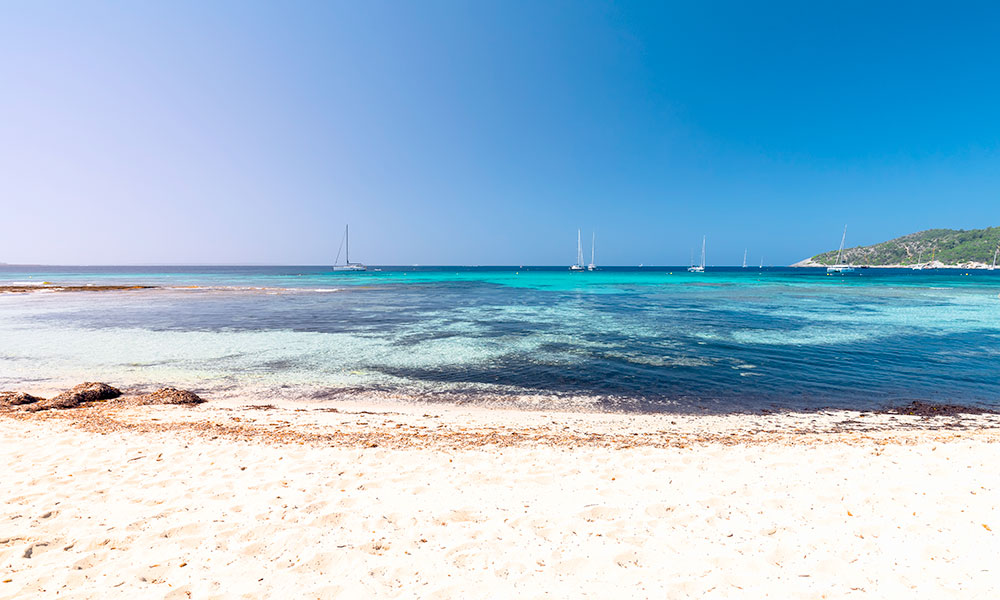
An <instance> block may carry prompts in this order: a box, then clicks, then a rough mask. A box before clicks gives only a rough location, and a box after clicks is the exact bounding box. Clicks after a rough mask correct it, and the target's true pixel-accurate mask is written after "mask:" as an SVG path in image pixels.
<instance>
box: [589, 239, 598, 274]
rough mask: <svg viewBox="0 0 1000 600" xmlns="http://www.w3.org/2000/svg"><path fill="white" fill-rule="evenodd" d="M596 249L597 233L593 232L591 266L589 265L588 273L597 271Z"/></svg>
mask: <svg viewBox="0 0 1000 600" xmlns="http://www.w3.org/2000/svg"><path fill="white" fill-rule="evenodd" d="M596 247H597V232H596V231H593V232H591V237H590V264H589V265H587V270H588V271H596V270H597V263H595V262H594V254H595V253H596V250H594V248H596Z"/></svg>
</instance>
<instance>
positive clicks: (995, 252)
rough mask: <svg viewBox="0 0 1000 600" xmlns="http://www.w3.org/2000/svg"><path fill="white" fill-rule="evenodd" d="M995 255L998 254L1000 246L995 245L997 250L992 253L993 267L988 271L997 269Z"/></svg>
mask: <svg viewBox="0 0 1000 600" xmlns="http://www.w3.org/2000/svg"><path fill="white" fill-rule="evenodd" d="M997 254H1000V244H997V249H996V250H994V251H993V266H992V267H990V269H995V268H997Z"/></svg>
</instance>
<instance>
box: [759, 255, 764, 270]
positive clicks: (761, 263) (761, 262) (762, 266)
mask: <svg viewBox="0 0 1000 600" xmlns="http://www.w3.org/2000/svg"><path fill="white" fill-rule="evenodd" d="M760 268H761V269H763V268H764V258H763V257H761V259H760Z"/></svg>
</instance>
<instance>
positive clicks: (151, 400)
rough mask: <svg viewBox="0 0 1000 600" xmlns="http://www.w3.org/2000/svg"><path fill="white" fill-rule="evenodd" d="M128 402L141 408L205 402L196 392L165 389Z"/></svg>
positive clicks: (130, 399)
mask: <svg viewBox="0 0 1000 600" xmlns="http://www.w3.org/2000/svg"><path fill="white" fill-rule="evenodd" d="M126 402H127V403H128V404H137V405H140V406H141V405H148V404H201V403H202V402H204V400H203V399H202V398H201V397H199V396H198V394H195V393H194V392H189V391H187V390H179V389H177V388H172V387H165V388H160V389H158V390H156V391H155V392H153V393H152V394H145V395H143V396H136V397H135V398H129V399H128V400H127V401H126Z"/></svg>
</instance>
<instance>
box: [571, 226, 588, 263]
mask: <svg viewBox="0 0 1000 600" xmlns="http://www.w3.org/2000/svg"><path fill="white" fill-rule="evenodd" d="M585 269H586V267H584V266H583V243H582V242H581V241H580V230H579V229H577V230H576V264H574V265H570V267H569V270H570V271H583V270H585Z"/></svg>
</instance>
